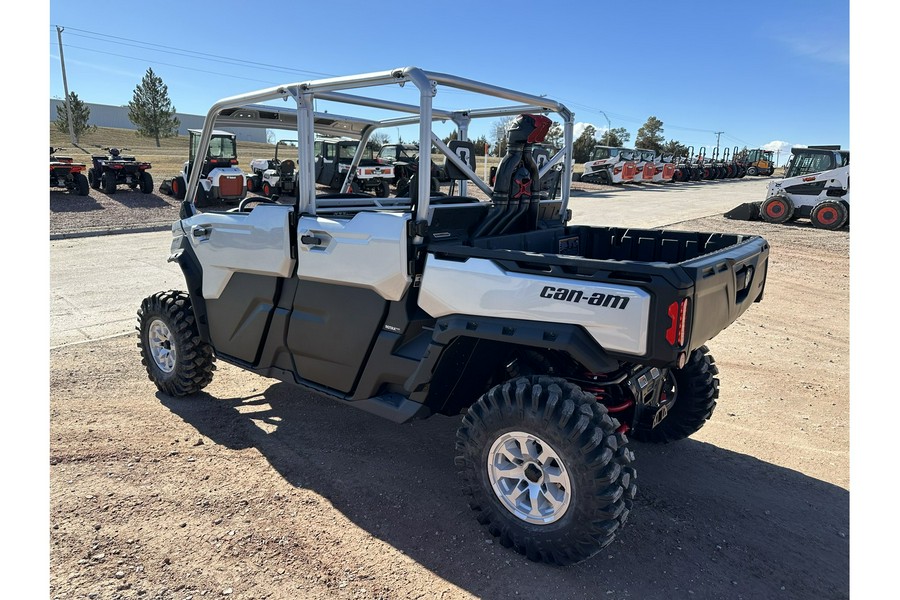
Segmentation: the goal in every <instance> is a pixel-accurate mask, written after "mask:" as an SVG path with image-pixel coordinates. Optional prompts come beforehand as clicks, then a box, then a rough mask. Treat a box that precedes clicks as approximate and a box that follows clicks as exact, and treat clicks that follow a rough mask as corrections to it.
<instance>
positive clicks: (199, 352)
mask: <svg viewBox="0 0 900 600" xmlns="http://www.w3.org/2000/svg"><path fill="white" fill-rule="evenodd" d="M137 320H138V322H137V330H138V335H139V341H138V348H140V350H141V364H143V365H144V367H146V369H147V376H148V377H149V378H150V380H151V381H152V382H153V383H154V384H156V387H157V388H158V389H159V391H161V392H162V393H164V394H167V395H169V396H189V395H191V394H195V393H197V392H199V391H200V390H202V389H203V388H205V387H206V386H207V385H209V382H211V381H212V378H213V371H214V370H215V368H216V367H215V357H214V356H213V351H212V346H210V345H209V344H207V343H206V342H204V341H203V340H201V339H200V333H199V331H198V329H197V321H196V318H195V317H194V310H193V307H192V306H191V299H190V296H188V295H187V294H186V293H185V292H180V291H175V290H170V291H168V292H157V293H156V294H153V295H152V296H148V297H147V298H145V299H144V301H143V302H142V303H141V307H140V309H138V313H137Z"/></svg>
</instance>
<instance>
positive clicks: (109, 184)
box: [100, 173, 116, 194]
mask: <svg viewBox="0 0 900 600" xmlns="http://www.w3.org/2000/svg"><path fill="white" fill-rule="evenodd" d="M100 185H101V186H102V187H103V193H105V194H115V193H116V176H115V175H113V174H112V173H104V174H103V175H101V176H100Z"/></svg>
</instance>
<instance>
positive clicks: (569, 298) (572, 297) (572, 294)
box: [541, 285, 628, 310]
mask: <svg viewBox="0 0 900 600" xmlns="http://www.w3.org/2000/svg"><path fill="white" fill-rule="evenodd" d="M541 298H550V299H551V300H562V301H563V302H575V303H578V302H587V303H588V304H590V305H591V306H603V307H606V308H618V309H619V310H625V307H626V306H627V305H628V298H627V297H625V296H616V295H614V294H601V293H600V292H594V293H593V294H591V295H587V294H585V293H584V292H583V291H581V290H570V289H568V288H558V287H553V286H550V285H545V286H544V289H542V290H541Z"/></svg>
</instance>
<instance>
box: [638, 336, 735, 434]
mask: <svg viewBox="0 0 900 600" xmlns="http://www.w3.org/2000/svg"><path fill="white" fill-rule="evenodd" d="M718 374H719V368H718V367H716V361H715V360H714V359H713V357H712V355H710V354H709V348H707V347H706V346H701V347H700V348H697V349H696V350H694V351H693V352H691V357H690V359H688V361H687V363H686V364H685V365H684V366H683V367H682V368H680V369H672V370H671V371H670V372H669V376H668V379H667V380H666V388H665V390H664V391H663V393H664V394H666V395H667V396H674V399H673V398H671V397H670V398H667V399H668V400H671V401H672V404H671V405H670V408H669V413H668V414H667V415H666V418H665V419H663V420H662V421H661V422H660V423H659V425H657V426H656V427H654V428H653V429H650V430H649V431H648V430H645V429H635V430H634V431H632V432H631V437H633V438H634V439H636V440H638V441H641V442H651V443H654V444H666V443H668V442H675V441H678V440H683V439H684V438H687V437H690V436H692V435H693V434H695V433H697V432H698V431H699V430H700V428H701V427H703V426H704V425H705V424H706V422H707V421H708V420H709V419H710V417H712V414H713V410H715V408H716V400H717V399H718V398H719V379H718V378H717V377H716V375H718Z"/></svg>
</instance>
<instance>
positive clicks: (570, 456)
mask: <svg viewBox="0 0 900 600" xmlns="http://www.w3.org/2000/svg"><path fill="white" fill-rule="evenodd" d="M618 427H619V423H618V422H617V421H616V420H615V419H613V418H611V417H610V416H609V414H608V413H607V410H606V407H604V406H603V405H601V404H599V403H598V402H597V401H596V399H595V398H594V396H592V395H590V394H588V393H586V392H584V391H582V390H581V388H579V387H577V386H575V385H573V384H571V383H569V382H568V381H566V380H565V379H562V378H558V377H548V376H543V375H534V376H530V377H519V378H517V379H511V380H509V381H507V382H505V383H502V384H500V385H498V386H495V387H494V388H492V389H491V390H489V391H488V392H487V393H486V394H484V395H483V396H481V398H479V399H478V401H477V402H476V403H475V404H474V405H472V407H470V408H469V410H468V412H467V413H466V415H465V416H464V417H463V420H462V424H461V426H460V428H459V430H458V432H457V436H456V439H457V441H456V449H457V451H458V452H459V455H458V456H457V457H456V464H457V466H459V467H462V471H461V475H462V477H463V480H464V491H465V492H466V493H467V494H468V495H469V496H470V506H471V508H472V509H473V510H474V511H476V513H477V519H478V522H479V523H481V524H482V525H484V526H485V527H486V528H487V529H488V531H490V533H491V534H492V535H493V536H495V537H497V538H499V541H500V543H501V544H502V545H504V546H506V547H509V548H513V549H514V550H515V551H516V552H519V553H520V554H524V555H525V556H526V557H528V558H529V559H530V560H534V561H541V562H547V563H552V564H558V565H568V564H573V563H576V562H579V561H582V560H584V559H587V558H589V557H590V556H593V555H594V554H596V553H597V552H599V551H600V550H601V549H602V548H603V547H605V546H607V545H608V544H609V543H611V542H612V541H613V539H614V538H615V535H616V533H618V531H619V529H620V528H621V527H622V526H623V525H624V523H625V521H626V519H627V517H628V513H629V512H630V510H631V507H632V504H633V501H634V497H635V493H636V491H637V487H636V485H635V483H634V481H635V479H636V474H635V471H634V469H633V468H632V467H631V466H629V465H630V464H631V462H632V461H633V460H634V455H633V454H632V452H631V451H630V450H629V449H628V448H627V447H626V445H627V443H628V440H627V439H626V437H625V436H624V435H623V434H622V433H618V432H617V431H616V430H617V429H618Z"/></svg>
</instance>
